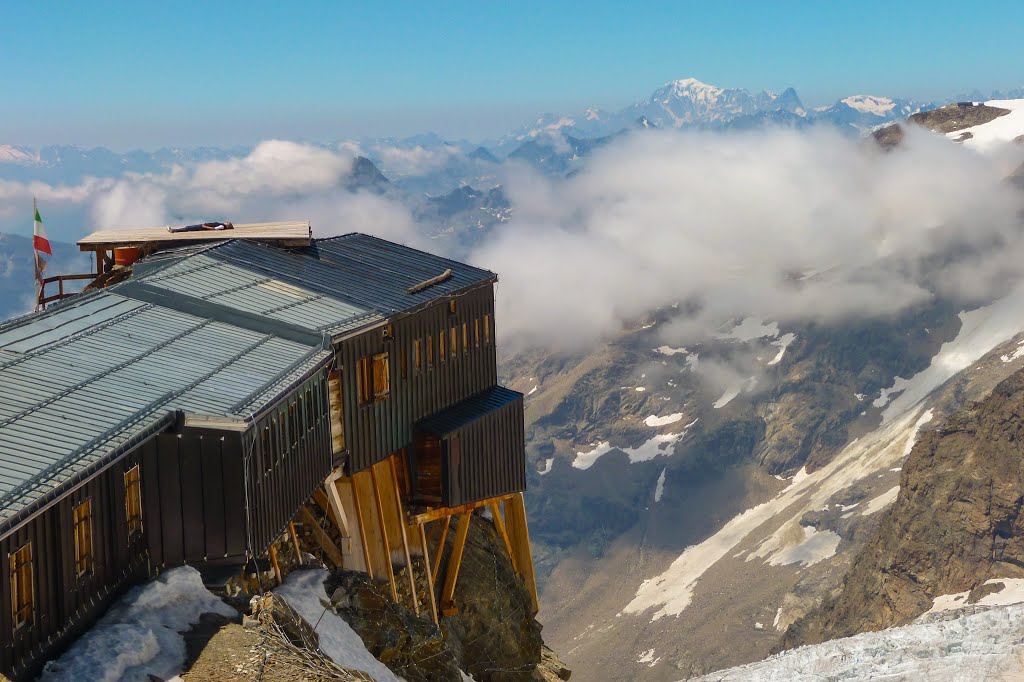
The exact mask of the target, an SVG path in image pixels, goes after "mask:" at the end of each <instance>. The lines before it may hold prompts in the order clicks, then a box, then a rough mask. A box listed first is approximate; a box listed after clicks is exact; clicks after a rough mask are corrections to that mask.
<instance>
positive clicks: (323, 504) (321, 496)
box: [313, 488, 341, 530]
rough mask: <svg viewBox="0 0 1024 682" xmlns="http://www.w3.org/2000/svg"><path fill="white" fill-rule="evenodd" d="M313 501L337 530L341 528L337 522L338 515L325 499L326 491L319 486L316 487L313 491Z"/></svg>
mask: <svg viewBox="0 0 1024 682" xmlns="http://www.w3.org/2000/svg"><path fill="white" fill-rule="evenodd" d="M313 501H314V502H316V506H318V507H320V509H321V511H323V513H324V514H325V515H326V516H327V518H328V519H330V520H331V523H333V524H334V525H335V526H337V527H338V530H341V524H339V523H338V517H337V516H336V515H335V513H334V509H332V508H331V502H330V500H329V499H327V493H325V492H324V491H323V490H321V489H320V488H316V489H315V490H314V491H313Z"/></svg>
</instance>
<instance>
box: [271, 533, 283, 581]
mask: <svg viewBox="0 0 1024 682" xmlns="http://www.w3.org/2000/svg"><path fill="white" fill-rule="evenodd" d="M270 565H271V566H273V567H274V577H275V578H277V584H278V585H280V584H281V583H283V582H284V576H283V575H281V564H279V563H277V545H275V544H273V543H271V545H270Z"/></svg>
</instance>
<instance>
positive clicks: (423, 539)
mask: <svg viewBox="0 0 1024 682" xmlns="http://www.w3.org/2000/svg"><path fill="white" fill-rule="evenodd" d="M417 527H418V528H419V536H420V548H421V549H422V550H423V567H424V568H425V569H426V573H427V595H428V596H429V597H430V599H429V602H430V617H431V618H433V619H434V625H437V599H435V598H434V576H433V575H432V573H431V570H430V552H429V551H428V549H427V531H426V530H425V529H424V528H423V524H422V523H421V524H420V525H419V526H417ZM442 542H443V540H442ZM441 549H444V545H443V544H442V545H441ZM440 556H441V553H440V552H438V557H440Z"/></svg>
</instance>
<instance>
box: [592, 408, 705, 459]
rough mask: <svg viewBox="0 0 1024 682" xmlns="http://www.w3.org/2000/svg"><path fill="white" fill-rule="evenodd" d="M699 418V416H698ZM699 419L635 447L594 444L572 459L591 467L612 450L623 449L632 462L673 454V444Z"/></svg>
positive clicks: (606, 442) (603, 442)
mask: <svg viewBox="0 0 1024 682" xmlns="http://www.w3.org/2000/svg"><path fill="white" fill-rule="evenodd" d="M698 419H699V417H698ZM698 419H694V420H693V421H692V422H690V423H689V424H687V425H686V426H684V427H683V430H682V431H680V432H679V433H660V434H658V435H657V436H655V437H654V438H651V439H650V440H648V441H647V442H645V443H643V444H642V445H640V446H638V447H635V448H615V447H612V445H611V443H609V442H608V441H602V442H600V443H598V444H597V445H596V446H594V449H593V450H587V451H578V452H577V453H576V458H575V459H574V460H573V461H572V465H573V466H574V467H575V468H577V469H589V468H590V467H591V466H593V464H594V462H596V461H597V460H598V459H600V458H601V456H602V455H606V454H608V453H609V452H611V451H612V450H621V451H622V452H624V453H625V454H626V456H627V457H629V462H630V464H635V463H637V462H647V461H649V460H652V459H654V458H655V457H660V456H662V455H669V454H671V452H670V450H671V446H672V445H674V444H675V443H677V442H679V440H680V439H682V437H683V436H685V435H686V432H687V431H688V430H689V429H690V427H691V426H693V425H694V424H696V423H697V421H698Z"/></svg>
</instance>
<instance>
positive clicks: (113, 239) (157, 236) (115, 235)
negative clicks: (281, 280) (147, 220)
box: [78, 221, 313, 251]
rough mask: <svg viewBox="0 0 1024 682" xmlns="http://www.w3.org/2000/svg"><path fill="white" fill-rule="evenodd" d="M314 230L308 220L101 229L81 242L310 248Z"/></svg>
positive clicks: (85, 246)
mask: <svg viewBox="0 0 1024 682" xmlns="http://www.w3.org/2000/svg"><path fill="white" fill-rule="evenodd" d="M312 235H313V229H312V227H311V226H310V224H309V222H307V221H293V222H280V223H248V224H245V225H235V226H234V229H231V230H201V231H197V232H171V231H169V230H168V229H167V227H166V226H165V227H143V228H136V229H127V230H99V231H98V232H93V233H92V234H90V235H87V236H85V237H82V238H81V239H79V240H78V248H79V249H80V250H82V251H107V250H110V249H116V248H125V247H134V246H145V245H150V244H167V245H173V244H184V243H190V242H206V241H221V240H225V239H252V240H256V241H267V242H277V243H279V244H282V245H285V246H308V245H309V243H310V240H311V238H312Z"/></svg>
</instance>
